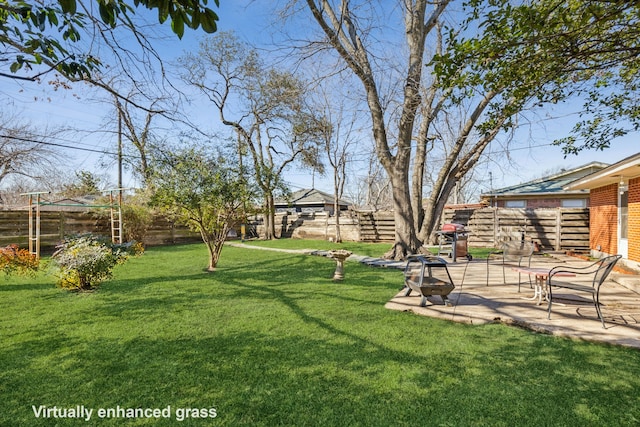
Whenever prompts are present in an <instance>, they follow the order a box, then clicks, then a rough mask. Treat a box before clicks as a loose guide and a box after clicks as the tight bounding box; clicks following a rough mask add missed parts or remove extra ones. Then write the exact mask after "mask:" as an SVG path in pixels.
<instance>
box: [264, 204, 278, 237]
mask: <svg viewBox="0 0 640 427" xmlns="http://www.w3.org/2000/svg"><path fill="white" fill-rule="evenodd" d="M265 193H266V194H265V197H264V237H265V239H267V240H273V239H275V238H276V237H277V236H276V209H275V201H274V200H273V194H272V193H269V192H265Z"/></svg>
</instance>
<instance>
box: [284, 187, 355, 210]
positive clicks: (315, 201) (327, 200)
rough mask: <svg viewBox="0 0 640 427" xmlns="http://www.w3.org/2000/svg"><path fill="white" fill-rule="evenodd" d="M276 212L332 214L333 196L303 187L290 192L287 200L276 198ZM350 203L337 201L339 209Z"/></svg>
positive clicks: (344, 208)
mask: <svg viewBox="0 0 640 427" xmlns="http://www.w3.org/2000/svg"><path fill="white" fill-rule="evenodd" d="M275 205H276V206H275V207H276V212H287V211H289V212H329V213H330V214H331V215H333V211H334V196H333V195H332V194H328V193H325V192H323V191H320V190H316V189H314V188H312V189H303V190H298V191H296V192H294V193H292V194H291V197H289V198H288V199H287V200H276V203H275ZM350 205H351V203H349V202H346V201H344V200H340V201H339V206H340V210H341V211H344V210H347V209H348V208H349V206H350Z"/></svg>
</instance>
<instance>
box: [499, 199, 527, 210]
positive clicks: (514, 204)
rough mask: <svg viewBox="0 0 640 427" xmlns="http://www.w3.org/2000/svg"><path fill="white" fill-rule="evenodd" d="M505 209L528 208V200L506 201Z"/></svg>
mask: <svg viewBox="0 0 640 427" xmlns="http://www.w3.org/2000/svg"><path fill="white" fill-rule="evenodd" d="M504 207H505V208H526V207H527V201H526V200H505V202H504Z"/></svg>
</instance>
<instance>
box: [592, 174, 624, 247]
mask: <svg viewBox="0 0 640 427" xmlns="http://www.w3.org/2000/svg"><path fill="white" fill-rule="evenodd" d="M590 205H591V209H590V215H589V222H590V225H589V228H590V237H589V246H590V247H591V249H594V250H597V251H599V252H604V253H608V254H616V253H618V184H611V185H606V186H604V187H599V188H594V189H592V190H591V197H590Z"/></svg>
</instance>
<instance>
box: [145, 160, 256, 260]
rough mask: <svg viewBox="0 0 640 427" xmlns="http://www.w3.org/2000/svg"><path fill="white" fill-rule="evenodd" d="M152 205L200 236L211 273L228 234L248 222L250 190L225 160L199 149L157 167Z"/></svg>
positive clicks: (246, 183) (243, 178) (240, 175)
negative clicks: (245, 220)
mask: <svg viewBox="0 0 640 427" xmlns="http://www.w3.org/2000/svg"><path fill="white" fill-rule="evenodd" d="M154 171H155V175H154V177H153V188H154V189H155V194H154V195H153V196H152V198H151V205H152V206H156V207H159V208H160V209H161V210H163V211H164V212H166V213H167V214H169V215H171V216H174V217H175V218H177V219H178V220H179V221H181V222H182V223H184V224H185V225H187V226H189V227H190V228H191V229H192V230H194V231H197V232H199V233H200V235H201V237H202V241H203V242H204V243H205V244H206V245H207V248H208V250H209V266H208V269H209V270H211V271H213V270H215V268H216V265H217V263H218V260H219V258H220V252H221V251H222V245H223V243H224V240H225V239H226V237H227V234H228V232H229V230H230V229H231V228H232V227H234V226H236V225H238V224H239V223H240V222H242V221H243V220H244V218H245V210H244V209H243V208H244V206H246V205H247V204H249V201H250V199H251V198H252V191H251V188H250V186H249V184H248V182H247V180H246V179H245V177H244V176H243V174H241V173H239V172H238V171H237V170H236V169H234V168H233V167H231V166H229V165H228V164H227V162H226V161H225V159H224V158H223V157H221V156H220V157H217V158H216V157H211V156H207V155H206V154H205V153H204V152H202V151H200V150H197V149H186V150H183V151H180V152H176V153H168V154H167V155H166V157H165V158H164V159H162V160H161V161H159V162H158V164H157V165H156V166H155V167H154Z"/></svg>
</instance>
